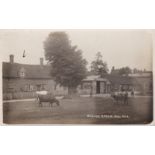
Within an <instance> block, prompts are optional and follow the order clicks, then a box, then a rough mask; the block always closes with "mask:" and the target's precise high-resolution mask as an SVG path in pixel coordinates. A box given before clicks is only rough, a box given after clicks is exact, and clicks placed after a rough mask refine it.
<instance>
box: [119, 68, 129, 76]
mask: <svg viewBox="0 0 155 155" xmlns="http://www.w3.org/2000/svg"><path fill="white" fill-rule="evenodd" d="M130 73H132V70H131V69H130V68H129V67H122V68H120V69H119V74H120V75H126V76H127V75H129V74H130Z"/></svg>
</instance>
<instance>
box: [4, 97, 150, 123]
mask: <svg viewBox="0 0 155 155" xmlns="http://www.w3.org/2000/svg"><path fill="white" fill-rule="evenodd" d="M43 104H44V105H43V107H39V106H38V103H37V102H36V101H22V102H12V103H4V104H3V107H4V108H3V113H4V117H3V118H4V123H7V124H147V123H150V122H151V121H152V117H153V116H152V115H153V101H152V97H135V98H129V104H128V105H124V104H121V103H119V104H116V103H115V102H114V101H113V99H112V98H102V97H92V98H91V97H87V98H84V97H79V98H74V99H62V100H60V106H56V105H53V107H50V106H49V103H43Z"/></svg>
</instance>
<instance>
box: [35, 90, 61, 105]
mask: <svg viewBox="0 0 155 155" xmlns="http://www.w3.org/2000/svg"><path fill="white" fill-rule="evenodd" d="M37 100H38V103H39V106H40V107H42V106H43V104H42V103H43V102H49V103H50V106H51V107H52V105H53V104H54V103H56V104H57V106H59V105H60V103H59V100H57V99H56V98H55V96H54V95H53V94H52V93H47V94H37Z"/></svg>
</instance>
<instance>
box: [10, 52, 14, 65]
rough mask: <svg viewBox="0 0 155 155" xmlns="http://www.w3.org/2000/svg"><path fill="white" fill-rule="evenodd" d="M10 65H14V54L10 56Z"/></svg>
mask: <svg viewBox="0 0 155 155" xmlns="http://www.w3.org/2000/svg"><path fill="white" fill-rule="evenodd" d="M10 63H11V64H13V63H14V55H13V54H11V55H10Z"/></svg>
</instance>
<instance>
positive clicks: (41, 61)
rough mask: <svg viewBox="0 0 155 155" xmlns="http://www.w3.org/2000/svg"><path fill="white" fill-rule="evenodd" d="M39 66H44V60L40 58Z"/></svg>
mask: <svg viewBox="0 0 155 155" xmlns="http://www.w3.org/2000/svg"><path fill="white" fill-rule="evenodd" d="M40 65H41V66H43V65H44V59H43V58H40Z"/></svg>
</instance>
